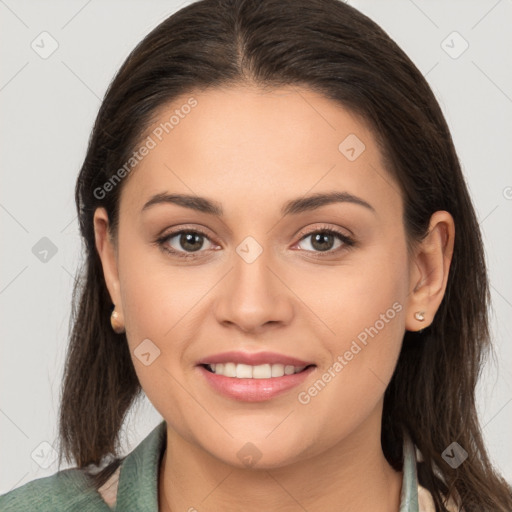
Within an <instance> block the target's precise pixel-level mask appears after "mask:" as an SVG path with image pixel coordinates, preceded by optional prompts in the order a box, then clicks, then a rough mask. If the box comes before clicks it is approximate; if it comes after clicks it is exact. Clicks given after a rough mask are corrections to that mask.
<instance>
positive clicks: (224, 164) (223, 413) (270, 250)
mask: <svg viewBox="0 0 512 512" xmlns="http://www.w3.org/2000/svg"><path fill="white" fill-rule="evenodd" d="M191 98H193V100H191ZM187 102H188V103H187ZM187 104H188V105H193V107H191V108H185V107H183V106H184V105H187ZM176 110H178V111H179V114H176V113H175V111H176ZM173 115H174V119H173V120H172V121H171V124H172V128H169V126H170V125H169V124H168V125H167V130H166V129H163V128H162V126H166V125H165V123H166V122H167V123H169V120H170V118H171V116H173ZM177 119H179V120H178V121H177ZM166 132H168V133H166ZM148 136H149V139H148V138H147V137H148ZM145 137H146V138H145V139H144V141H143V143H142V144H146V145H147V147H149V148H150V149H149V150H148V151H147V152H145V151H143V152H144V153H147V154H146V155H145V156H144V157H143V158H142V159H141V161H140V162H139V163H137V165H136V167H135V168H134V170H133V171H132V173H131V174H130V175H129V177H128V178H127V181H126V183H124V187H123V190H122V194H121V198H120V217H119V219H120V221H119V230H118V240H117V243H118V246H117V252H116V253H115V256H112V255H113V254H114V253H113V252H110V253H109V252H108V250H105V252H103V253H102V262H103V266H104V271H105V278H106V281H107V286H108V288H109V291H110V293H111V297H112V299H113V300H112V301H113V302H114V303H115V304H116V308H117V310H118V311H119V312H120V313H121V316H122V318H123V321H124V325H125V327H126V334H127V339H128V343H129V348H130V351H131V354H132V358H133V363H134V366H135V370H136V372H137V375H138V378H139V379H140V383H141V385H142V387H143V389H144V391H145V393H146V395H147V396H148V398H149V400H150V401H151V402H152V403H153V405H154V406H155V407H156V409H157V410H158V411H159V413H160V414H161V415H162V416H163V417H164V419H165V420H166V421H167V424H168V426H169V428H170V429H172V431H173V432H175V433H176V434H178V435H179V436H180V438H182V439H185V440H186V441H188V442H189V443H191V444H192V445H193V446H195V447H197V448H198V449H200V450H202V451H204V452H205V453H207V454H209V455H211V456H213V457H215V458H216V459H218V460H221V461H224V462H226V463H228V464H231V465H236V466H241V465H243V464H244V463H246V459H244V457H245V456H246V455H247V454H248V455H250V456H254V457H258V458H259V459H260V460H259V462H258V464H259V466H260V467H267V468H271V467H278V466H282V465H285V464H289V463H293V462H296V461H299V460H301V459H305V458H307V457H310V456H313V455H317V454H320V453H322V452H325V451H326V450H329V449H332V448H334V447H335V446H339V445H340V444H343V443H344V442H347V440H349V439H352V440H353V439H355V438H356V437H357V436H362V435H363V433H364V435H367V434H368V432H370V431H371V432H373V435H375V436H378V435H379V432H380V430H378V429H379V428H380V416H381V407H382V398H383V394H384V391H385V388H386V385H387V384H388V382H389V380H390V379H391V376H392V373H393V370H394V367H395V364H396V361H397V358H398V354H399V351H400V347H401V341H402V338H403V335H404V331H405V329H406V327H407V326H406V311H407V310H408V305H407V301H408V296H409V291H410V288H411V286H410V282H411V269H412V267H413V264H412V262H411V261H410V260H409V258H408V253H407V247H406V236H405V232H404V226H403V221H402V214H403V210H402V208H403V207H402V198H401V194H400V193H399V186H398V185H397V183H396V182H395V181H394V179H393V178H392V177H391V175H390V174H389V173H388V172H387V171H386V170H385V169H384V167H383V164H382V161H381V155H380V152H379V149H378V147H377V144H376V140H375V138H374V136H373V135H372V133H371V131H370V130H369V129H368V128H367V127H366V126H365V125H364V124H363V123H362V122H361V121H360V120H359V119H358V118H356V117H355V116H354V115H351V113H350V112H349V111H347V110H346V109H344V108H342V107H341V106H340V105H338V104H337V103H334V102H333V101H331V100H328V99H326V98H324V97H323V96H321V95H319V94H317V93H314V92H312V91H309V90H307V89H296V88H282V89H276V90H273V91H271V92H268V91H265V92H264V91H262V90H260V89H256V88H250V87H237V88H226V89H211V90H208V91H204V92H200V93H196V94H190V95H187V96H183V97H181V98H180V99H179V100H177V101H175V102H173V104H172V105H168V106H167V107H166V108H165V109H162V110H161V111H160V112H159V113H158V118H157V119H156V121H155V123H154V125H153V126H152V127H151V128H150V130H148V132H147V134H146V135H145ZM142 144H141V145H142ZM178 194H182V195H192V196H196V197H201V198H204V200H203V201H196V203H194V204H192V202H191V201H189V202H188V203H187V202H186V201H184V200H180V201H173V200H171V199H170V198H168V200H164V196H165V195H178ZM333 194H338V196H337V198H336V197H335V196H333ZM317 195H318V197H320V195H326V196H330V197H331V201H326V200H324V201H322V200H317V201H316V202H315V201H314V200H311V199H308V198H311V197H313V196H317ZM332 198H334V199H335V200H332ZM207 201H208V203H207ZM148 203H149V204H148ZM210 203H211V204H210ZM187 204H188V207H187ZM207 204H208V205H209V206H212V205H213V207H215V208H216V209H215V208H206V206H205V205H207ZM145 205H146V206H145ZM194 205H195V207H196V208H193V207H192V206H194ZM220 212H222V213H221V214H220ZM96 214H97V215H96V218H95V220H96V226H98V225H99V221H100V219H101V215H102V212H101V209H99V210H97V212H96ZM97 235H98V229H97ZM108 244H109V245H108V247H111V246H110V242H108ZM108 254H110V255H111V256H110V257H109V256H108ZM226 352H230V354H228V355H223V354H224V353H226ZM209 362H211V363H221V364H222V363H223V366H221V367H219V368H217V367H216V369H218V372H219V373H217V374H214V373H211V371H210V370H209V369H207V368H206V367H205V366H203V364H206V363H209ZM231 363H239V366H237V365H235V364H231ZM248 363H250V364H251V365H250V366H245V365H246V364H248ZM287 366H288V367H292V370H290V369H289V368H288V369H286V367H287ZM304 366H305V368H304V369H303V370H302V371H299V370H301V369H302V367H304ZM211 369H213V368H211ZM283 371H284V372H285V375H282V373H283ZM290 371H293V372H296V371H298V373H294V374H293V375H292V374H290V375H288V373H290ZM230 372H238V374H237V375H238V376H239V377H240V378H239V377H233V376H231V377H230V376H226V375H233V374H232V373H230ZM251 372H254V373H251ZM224 373H225V374H224ZM272 375H275V376H274V377H272ZM280 375H281V376H280ZM251 376H252V378H249V377H251ZM256 377H261V378H256ZM248 443H249V444H248Z"/></svg>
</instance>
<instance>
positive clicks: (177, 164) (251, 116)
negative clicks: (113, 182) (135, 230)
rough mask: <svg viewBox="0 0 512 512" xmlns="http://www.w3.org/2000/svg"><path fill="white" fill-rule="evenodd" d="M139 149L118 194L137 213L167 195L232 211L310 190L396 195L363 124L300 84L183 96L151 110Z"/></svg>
mask: <svg viewBox="0 0 512 512" xmlns="http://www.w3.org/2000/svg"><path fill="white" fill-rule="evenodd" d="M142 145H146V146H147V147H148V148H149V149H148V150H146V151H144V153H145V155H144V156H143V157H142V158H141V159H140V161H139V162H138V163H137V165H136V166H135V168H134V170H133V171H132V174H131V175H130V179H129V180H128V182H127V183H126V186H125V187H124V189H123V193H122V196H121V210H123V209H129V210H130V211H139V212H140V210H141V208H142V206H143V204H144V203H145V201H147V199H148V198H149V197H151V196H153V195H155V194H158V193H164V192H170V191H176V192H182V193H187V194H196V195H200V196H208V197H212V198H214V199H216V200H217V201H221V202H226V203H229V202H230V199H231V200H232V201H231V202H232V203H233V204H234V203H235V202H236V203H237V206H240V199H241V198H242V197H243V198H245V202H244V207H245V208H246V209H248V210H249V209H253V210H254V211H255V212H258V211H261V208H262V206H269V205H271V204H272V203H273V201H272V200H273V199H275V202H276V209H277V207H278V206H280V204H281V203H282V202H283V198H285V197H296V196H297V195H304V194H306V193H308V191H309V192H313V193H314V192H324V191H326V190H329V189H333V188H336V189H337V190H347V191H348V192H350V193H353V194H355V195H359V196H366V197H373V199H374V200H376V201H379V200H380V201H381V202H382V201H383V200H384V199H385V198H386V197H387V198H390V196H393V197H391V199H392V201H396V195H397V193H398V186H397V185H396V184H394V183H393V180H392V178H391V176H389V175H387V176H384V175H385V174H387V173H386V171H385V170H384V169H383V166H382V161H381V160H382V159H381V155H380V151H379V149H378V146H377V143H376V140H375V137H374V135H373V134H372V132H371V131H370V130H369V128H368V127H367V126H366V125H365V124H364V123H363V122H362V121H361V119H360V118H358V117H357V116H355V115H354V114H353V113H351V112H350V111H349V110H347V109H345V108H344V107H342V106H341V105H339V104H338V103H336V102H334V101H332V100H330V99H328V98H326V97H324V96H322V95H320V94H318V93H316V92H313V91H311V90H308V89H304V88H297V87H291V86H288V87H283V88H279V89H273V90H262V89H259V88H256V87H249V86H247V87H246V86H244V87H241V86H240V87H230V88H215V89H209V90H206V91H200V92H193V93H190V94H185V95H182V96H180V97H179V98H177V99H175V100H174V101H173V102H172V103H171V104H167V105H165V106H164V107H162V108H161V109H160V110H159V111H158V112H157V113H156V115H155V117H154V122H153V123H152V125H151V126H150V127H149V129H148V130H147V132H146V134H145V136H144V139H143V141H142ZM140 147H141V146H140V145H139V148H140ZM383 195H384V196H385V197H383ZM379 196H380V199H379ZM249 198H253V199H254V201H249V200H248V199H249ZM224 209H225V210H226V211H227V213H229V204H226V207H225V208H224Z"/></svg>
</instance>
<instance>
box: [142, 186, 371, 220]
mask: <svg viewBox="0 0 512 512" xmlns="http://www.w3.org/2000/svg"><path fill="white" fill-rule="evenodd" d="M167 203H170V204H176V205H178V206H183V207H184V208H190V209H191V210H196V211H198V212H202V213H207V214H210V215H215V216H217V217H222V216H223V215H224V212H223V209H222V205H221V203H219V202H217V201H212V200H211V199H207V198H206V197H200V196H193V195H188V194H168V193H166V192H163V193H160V194H155V195H154V196H152V197H151V198H150V199H149V201H147V203H146V204H145V205H144V206H143V207H142V210H141V213H143V212H144V211H146V210H148V209H149V208H151V207H152V206H155V205H157V204H167ZM333 203H352V204H357V205H360V206H364V207H365V208H367V209H369V210H371V211H372V212H374V213H375V209H374V208H373V206H372V205H371V204H369V203H368V202H366V201H365V200H364V199H361V198H360V197H357V196H355V195H353V194H349V193H348V192H329V193H323V194H321V193H317V194H313V195H310V196H305V197H300V198H297V199H292V200H290V201H287V202H286V203H285V204H284V205H283V207H282V208H281V215H283V216H285V215H296V214H298V213H303V212H306V211H311V210H316V209H317V208H321V207H322V206H326V205H329V204H333Z"/></svg>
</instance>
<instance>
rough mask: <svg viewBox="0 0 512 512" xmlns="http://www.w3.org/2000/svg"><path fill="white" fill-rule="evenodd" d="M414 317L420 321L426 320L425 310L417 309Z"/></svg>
mask: <svg viewBox="0 0 512 512" xmlns="http://www.w3.org/2000/svg"><path fill="white" fill-rule="evenodd" d="M414 318H416V320H418V322H424V321H425V311H416V313H414Z"/></svg>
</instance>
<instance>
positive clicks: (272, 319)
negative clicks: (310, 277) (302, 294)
mask: <svg viewBox="0 0 512 512" xmlns="http://www.w3.org/2000/svg"><path fill="white" fill-rule="evenodd" d="M220 290H221V291H220V294H219V296H218V299H217V301H216V304H215V315H216V318H217V321H218V322H219V323H221V324H223V325H224V326H232V327H236V328H238V329H240V330H241V331H243V332H246V333H261V332H263V331H264V330H268V329H269V328H270V329H272V328H276V327H278V326H281V327H282V326H285V325H288V324H289V323H290V322H291V320H292V318H293V315H294V299H293V297H294V295H293V292H292V291H291V290H290V288H288V287H287V285H286V280H285V279H284V276H283V275H280V267H279V265H278V264H276V262H275V259H273V258H271V255H270V251H265V250H264V251H263V252H262V253H261V254H260V255H259V256H258V257H257V258H256V259H255V260H254V261H252V262H250V259H248V260H246V259H244V258H243V257H242V256H240V255H239V254H238V253H235V254H234V257H233V267H232V268H231V271H230V272H229V273H228V274H227V275H226V276H225V278H224V279H223V280H222V283H220Z"/></svg>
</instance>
